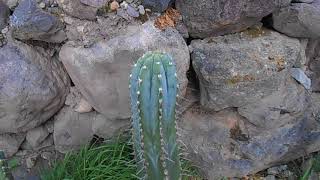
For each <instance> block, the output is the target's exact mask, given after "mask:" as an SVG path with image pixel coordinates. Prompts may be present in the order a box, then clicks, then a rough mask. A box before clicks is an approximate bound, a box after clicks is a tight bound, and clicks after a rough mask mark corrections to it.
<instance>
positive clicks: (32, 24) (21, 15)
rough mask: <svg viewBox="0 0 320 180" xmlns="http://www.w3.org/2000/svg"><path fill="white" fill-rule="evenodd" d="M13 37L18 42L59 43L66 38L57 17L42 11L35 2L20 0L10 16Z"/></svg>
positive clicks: (32, 0)
mask: <svg viewBox="0 0 320 180" xmlns="http://www.w3.org/2000/svg"><path fill="white" fill-rule="evenodd" d="M11 25H12V27H13V36H14V37H15V38H17V39H20V40H40V41H45V42H53V43H61V42H63V41H64V40H66V38H67V36H66V34H65V32H64V31H63V30H62V28H63V24H62V23H61V22H60V21H59V20H58V18H57V17H55V16H53V15H51V14H49V13H46V12H44V11H42V10H41V9H40V8H38V7H37V3H36V1H35V0H22V1H21V2H20V3H19V5H18V7H17V8H16V9H15V11H14V13H13V15H12V16H11Z"/></svg>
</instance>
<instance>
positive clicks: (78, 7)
mask: <svg viewBox="0 0 320 180" xmlns="http://www.w3.org/2000/svg"><path fill="white" fill-rule="evenodd" d="M58 4H59V6H60V7H62V9H63V11H64V12H65V13H67V14H68V15H70V16H73V17H76V18H79V19H87V20H95V19H96V14H97V10H98V8H96V7H91V6H87V5H84V4H82V3H81V2H80V0H58Z"/></svg>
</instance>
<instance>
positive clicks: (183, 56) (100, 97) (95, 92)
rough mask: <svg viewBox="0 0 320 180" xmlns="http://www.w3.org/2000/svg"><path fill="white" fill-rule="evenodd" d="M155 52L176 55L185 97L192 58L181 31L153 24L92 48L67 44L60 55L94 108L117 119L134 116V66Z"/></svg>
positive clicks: (174, 57)
mask: <svg viewBox="0 0 320 180" xmlns="http://www.w3.org/2000/svg"><path fill="white" fill-rule="evenodd" d="M153 50H154V51H156V50H157V51H165V52H167V53H169V54H170V55H172V56H173V59H174V60H175V62H176V64H177V74H178V78H179V84H180V87H181V93H182V94H184V91H185V88H186V86H187V78H186V72H187V70H188V68H189V59H190V58H189V51H188V48H187V45H186V43H185V41H184V40H183V38H182V37H181V35H180V34H179V33H178V32H177V31H175V30H173V29H168V30H166V31H164V32H162V31H160V30H158V29H156V28H155V27H154V26H153V23H152V22H147V23H145V24H143V25H142V26H132V27H129V28H128V32H127V34H124V35H119V36H117V37H115V38H112V39H110V40H108V41H100V42H98V43H96V44H94V45H92V46H91V47H89V48H83V47H73V46H71V45H70V44H66V45H64V46H63V47H62V49H61V51H60V55H59V56H60V60H61V61H62V62H63V64H64V65H65V67H66V69H67V71H68V72H69V74H70V76H71V78H72V80H73V82H74V83H75V85H76V86H77V87H78V89H79V90H80V91H81V93H82V94H83V96H84V97H85V98H86V99H87V100H88V102H89V103H90V104H91V105H92V106H93V107H94V109H95V110H97V111H98V112H100V113H103V114H104V115H105V116H106V117H107V118H108V119H111V120H114V119H128V118H129V117H130V109H129V104H130V102H129V90H128V79H129V74H130V70H131V67H132V65H133V64H134V63H135V61H136V60H138V58H140V57H141V56H142V55H143V54H144V53H145V52H147V51H153Z"/></svg>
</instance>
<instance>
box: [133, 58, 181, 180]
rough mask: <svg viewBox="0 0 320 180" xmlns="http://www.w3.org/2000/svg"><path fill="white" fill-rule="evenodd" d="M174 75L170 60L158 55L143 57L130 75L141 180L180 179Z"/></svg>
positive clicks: (134, 130) (135, 145)
mask: <svg viewBox="0 0 320 180" xmlns="http://www.w3.org/2000/svg"><path fill="white" fill-rule="evenodd" d="M176 76H177V75H176V67H175V65H174V63H173V61H172V58H171V57H170V56H169V55H167V54H164V53H159V52H149V53H146V54H145V55H143V56H142V57H141V58H140V59H139V60H138V61H137V63H136V64H135V65H134V67H133V69H132V73H131V74H130V85H129V87H130V97H131V111H132V127H133V130H132V137H133V147H134V151H135V157H136V161H137V166H138V170H139V171H138V175H137V176H138V177H139V178H140V179H148V180H164V179H169V180H178V179H180V173H181V168H180V161H179V153H178V145H177V142H176V139H177V135H176V122H175V106H176V96H177V77H176Z"/></svg>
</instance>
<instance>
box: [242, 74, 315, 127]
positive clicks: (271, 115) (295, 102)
mask: <svg viewBox="0 0 320 180" xmlns="http://www.w3.org/2000/svg"><path fill="white" fill-rule="evenodd" d="M308 106H309V98H308V95H307V93H306V91H305V89H304V88H303V87H302V86H301V85H299V84H298V83H296V82H295V80H293V79H290V77H288V76H287V80H286V81H284V82H283V83H282V84H281V85H280V86H279V90H278V91H276V92H274V93H273V94H271V95H269V96H266V97H264V98H263V99H261V100H257V101H256V102H253V103H250V104H247V105H245V106H242V107H239V108H238V112H239V114H240V115H241V116H243V117H245V118H247V120H248V121H249V122H250V123H251V124H253V125H255V126H256V127H258V128H261V129H263V130H271V129H274V128H275V127H278V126H281V125H285V124H287V123H290V122H291V121H294V120H295V119H296V118H297V116H298V117H299V116H300V115H301V113H303V112H305V111H306V109H307V108H308Z"/></svg>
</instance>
